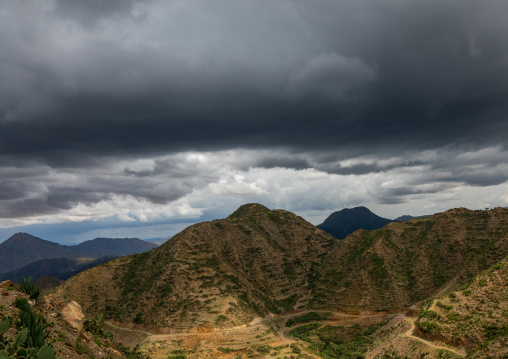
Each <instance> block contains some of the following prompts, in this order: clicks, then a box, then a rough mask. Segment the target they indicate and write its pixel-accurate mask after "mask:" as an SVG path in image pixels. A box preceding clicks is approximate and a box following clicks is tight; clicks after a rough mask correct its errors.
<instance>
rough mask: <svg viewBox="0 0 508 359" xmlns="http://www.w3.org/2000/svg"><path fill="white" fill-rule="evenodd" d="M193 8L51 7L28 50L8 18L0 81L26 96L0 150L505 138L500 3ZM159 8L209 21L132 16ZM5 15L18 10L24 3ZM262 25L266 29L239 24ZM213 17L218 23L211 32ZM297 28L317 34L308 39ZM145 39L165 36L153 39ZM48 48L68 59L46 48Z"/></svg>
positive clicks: (421, 143) (362, 145)
mask: <svg viewBox="0 0 508 359" xmlns="http://www.w3.org/2000/svg"><path fill="white" fill-rule="evenodd" d="M47 4H52V2H50V1H48V2H47ZM193 4H194V7H192V6H191V5H189V9H185V8H181V7H178V6H177V5H176V3H173V2H167V4H163V3H141V2H137V1H92V0H88V1H57V2H55V3H54V4H53V7H51V6H49V5H48V8H49V9H48V10H47V11H46V13H44V14H39V15H38V16H36V18H37V19H38V20H37V21H34V22H33V24H32V23H30V21H28V19H26V23H24V26H25V27H26V29H24V30H23V33H25V32H26V33H28V34H30V39H29V40H31V41H32V42H31V43H30V44H27V41H28V40H27V39H24V38H23V37H22V35H23V33H22V32H21V31H20V30H19V28H15V27H14V26H13V22H12V21H11V22H9V23H8V25H4V27H3V30H2V31H3V32H4V33H6V35H5V36H4V37H3V39H2V45H3V46H2V48H3V49H4V50H5V51H3V53H4V55H2V58H3V62H4V63H7V64H8V66H12V67H13V68H12V69H9V70H6V71H5V72H4V73H3V74H2V77H3V78H4V79H7V80H8V81H10V82H8V83H6V82H3V84H5V85H2V87H3V88H2V93H7V92H9V91H8V90H9V89H7V88H5V86H7V85H9V84H10V85H13V86H14V85H16V86H14V87H18V88H17V89H14V90H15V91H14V92H15V93H19V97H16V95H11V98H9V97H7V98H6V99H5V100H4V101H3V105H2V108H1V113H2V118H3V119H2V121H1V122H0V127H1V128H0V130H1V131H0V133H1V134H2V135H1V138H0V139H1V141H0V143H1V147H0V149H1V151H2V153H4V154H12V155H27V156H33V155H35V156H40V157H41V158H42V159H44V160H47V161H51V160H52V159H53V157H55V158H57V159H58V158H60V157H59V155H60V154H61V153H65V154H71V155H72V156H73V157H74V158H75V157H76V156H75V155H76V154H99V155H101V154H111V153H118V154H125V153H128V154H136V153H138V154H142V153H156V152H159V153H164V152H167V151H169V152H178V151H183V150H214V149H227V148H238V147H247V148H257V147H288V148H294V149H295V150H299V151H308V150H313V151H319V150H322V149H338V150H342V151H344V149H347V150H346V151H345V152H346V153H345V154H343V155H344V156H347V154H348V153H349V152H353V151H357V152H361V153H371V152H372V151H376V153H380V152H385V153H393V152H397V151H404V150H424V149H431V148H439V147H442V146H446V145H449V144H451V143H457V144H466V143H467V144H476V145H478V146H486V145H492V144H500V143H501V144H506V136H504V135H503V134H504V133H506V130H508V128H507V127H508V125H507V121H506V120H505V118H506V115H507V113H508V104H507V103H506V101H505V99H506V98H507V96H508V76H507V75H506V74H507V73H508V71H507V70H508V69H507V66H508V64H507V63H506V61H505V58H506V48H507V47H508V46H507V45H508V39H507V37H506V36H505V34H506V31H507V30H508V25H504V24H505V23H506V22H505V21H503V19H504V18H503V14H505V13H506V10H508V5H507V4H506V3H504V2H498V1H487V2H482V4H481V5H478V4H476V3H474V2H469V1H466V2H464V3H457V2H453V3H452V2H441V1H425V2H424V1H410V2H405V3H404V4H400V2H398V1H387V2H383V3H376V2H362V3H361V4H356V2H352V1H345V2H339V3H337V2H329V1H318V2H317V3H315V4H314V3H313V4H312V5H310V4H306V3H303V2H299V1H294V2H289V3H288V4H287V5H286V7H276V6H271V5H269V4H268V3H267V2H261V3H260V4H258V6H257V8H256V9H255V10H256V11H257V12H258V13H257V14H256V13H251V12H250V11H251V10H252V9H251V8H250V6H249V5H244V6H240V5H232V4H231V3H228V4H229V5H228V6H230V8H225V9H228V10H227V11H226V14H228V13H232V14H234V15H236V16H237V18H236V19H229V18H227V17H226V15H221V14H219V13H218V10H215V11H214V10H213V9H210V8H209V7H208V6H205V5H203V2H200V1H196V2H195V3H193ZM150 6H158V7H162V10H163V12H162V13H163V14H165V12H164V10H166V11H167V12H169V11H174V12H175V13H176V14H178V13H179V12H181V13H182V14H184V15H187V16H189V17H190V18H189V21H192V20H196V19H201V18H204V19H206V20H207V21H206V22H205V24H203V25H202V26H203V27H200V25H199V24H194V23H193V27H192V28H190V29H186V28H181V29H180V30H181V31H180V32H179V33H178V34H175V33H171V32H169V33H164V32H162V30H163V29H165V28H164V27H163V26H166V25H164V23H163V21H162V20H160V19H156V18H155V19H154V18H152V19H151V21H147V22H134V21H130V20H129V19H130V18H131V15H132V12H135V8H139V9H141V8H142V9H144V10H143V11H145V12H146V11H149V10H150ZM147 9H148V10H147ZM191 9H194V10H196V11H197V12H196V14H194V15H193V16H191V14H190V13H189V12H190V10H191ZM8 10H10V12H11V14H10V15H11V16H12V17H13V18H14V19H15V18H16V17H19V16H22V15H23V14H20V12H21V10H23V9H21V8H20V7H18V6H14V5H12V6H11V7H10V8H9V9H8ZM268 10H271V11H274V13H273V14H267V13H265V12H264V11H268ZM288 10H291V11H288ZM206 11H209V13H207V12H206ZM283 11H288V13H287V14H285V13H283ZM152 15H153V14H152ZM256 15H258V20H259V21H260V22H261V23H262V24H264V25H266V26H268V29H263V28H260V26H259V25H255V24H254V23H253V21H246V22H245V23H242V22H241V20H242V19H246V17H247V16H253V17H256ZM263 16H266V17H263ZM270 17H272V19H270ZM85 18H86V19H88V20H83V19H85ZM69 19H72V20H74V21H77V22H78V23H81V22H82V21H85V22H87V23H88V22H91V21H96V20H97V19H103V20H104V21H105V25H104V26H106V28H107V29H109V28H113V29H116V28H120V29H121V30H122V31H124V32H125V36H128V35H133V37H134V38H133V39H132V40H131V41H132V43H131V44H130V43H129V41H128V40H126V39H125V38H123V37H122V35H121V34H118V33H117V31H119V30H116V31H114V30H111V34H107V33H106V34H104V33H103V32H101V31H96V30H93V29H88V28H86V27H85V28H84V29H82V30H79V31H78V30H74V31H72V29H71V30H70V34H68V35H67V36H65V34H61V33H60V32H59V31H61V30H62V29H61V28H59V26H58V24H60V25H61V26H64V25H63V24H65V21H68V20H69ZM280 19H285V22H284V23H285V24H286V25H287V28H284V27H283V26H282V25H281V26H279V25H278V24H277V23H276V22H275V20H280ZM50 21H51V22H52V23H53V22H54V23H56V24H57V25H54V24H53V25H52V24H50ZM122 21H123V22H122ZM129 21H130V22H129ZM158 21H159V22H158ZM213 21H222V22H224V24H221V25H220V26H219V27H218V28H206V25H208V24H209V23H210V22H213ZM124 22H127V24H125V23H124ZM284 23H283V24H284ZM9 25H10V26H9ZM115 26H116V28H114V27H115ZM168 26H170V25H168ZM172 26H173V27H172ZM172 26H170V29H172V30H176V28H175V26H183V25H178V24H177V25H172ZM233 26H236V27H238V28H237V29H236V32H233V33H230V34H228V35H226V30H230V28H231V27H233ZM294 28H298V29H305V31H306V32H307V34H306V37H307V38H303V39H302V41H301V42H300V43H298V42H297V40H298V39H296V38H295V36H296V35H295V36H293V35H292V34H291V32H290V30H292V29H294ZM41 29H43V30H45V33H44V34H36V33H35V32H36V31H40V30H41ZM63 29H65V27H64V28H63ZM197 30H200V31H202V33H201V34H200V36H201V39H198V38H197V37H196V35H195V32H196V31H197ZM150 31H153V32H154V33H155V34H154V36H158V37H154V38H148V37H145V36H148V34H149V33H150ZM159 31H160V32H159ZM270 32H271V33H272V36H271V37H266V38H263V36H264V35H265V34H267V33H270ZM301 32H302V30H300V31H299V33H298V35H300V34H301ZM137 33H139V34H138V35H137V36H138V37H137V38H136V37H135V36H136V34H137ZM186 35H188V39H187V40H188V43H187V44H186V46H187V49H186V50H187V52H188V53H189V54H185V53H183V54H182V52H181V51H182V50H184V48H182V46H184V45H182V44H185V43H186V42H185V41H186ZM214 36H216V37H218V38H214ZM59 37H61V38H59ZM282 40H285V41H287V42H288V43H287V44H286V43H282V42H279V41H282ZM59 41H61V42H62V43H60V42H59ZM72 41H77V43H76V44H73V43H72ZM150 41H152V42H154V47H153V48H152V49H150V48H149V47H148V44H147V43H148V42H150ZM20 43H21V45H20ZM172 43H174V45H175V46H174V47H172V46H171V44H172ZM212 44H213V45H214V46H217V48H216V49H215V50H213V51H212V50H211V49H210V46H211V45H212ZM45 45H49V47H46V46H45ZM129 45H130V47H129ZM141 45H143V47H142V46H141ZM177 45H178V46H177ZM199 45H203V49H200V48H199V47H198V46H199ZM23 46H24V47H26V49H25V48H24V47H23ZM66 46H68V47H70V48H71V49H68V48H66ZM145 46H146V47H145ZM295 46H299V47H300V48H299V49H295V48H293V47H295ZM52 47H56V48H57V49H54V48H52ZM72 47H75V49H74V52H73V50H72ZM22 50H23V51H22ZM54 50H61V51H62V53H61V54H58V53H57V54H48V52H50V51H54ZM199 52H201V55H198V54H199ZM250 52H252V53H253V54H255V55H254V56H250V55H249V54H250ZM191 54H192V55H191ZM295 54H296V56H294V57H292V56H291V55H295ZM59 55H61V57H59ZM76 56H82V57H81V58H77V57H76ZM196 56H201V57H196ZM37 57H39V58H41V60H38V61H36V60H33V59H34V58H37ZM72 60H75V61H76V63H75V64H73V63H72V62H69V63H65V62H66V61H72ZM255 61H258V62H255ZM60 65H61V66H60ZM11 89H12V88H11ZM492 128H495V131H493V130H492ZM338 153H339V154H340V152H338Z"/></svg>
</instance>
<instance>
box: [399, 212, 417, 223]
mask: <svg viewBox="0 0 508 359" xmlns="http://www.w3.org/2000/svg"><path fill="white" fill-rule="evenodd" d="M413 218H416V217H413V216H409V215H407V214H405V215H403V216H400V217H397V218H395V219H394V221H395V222H407V221H410V220H412V219H413Z"/></svg>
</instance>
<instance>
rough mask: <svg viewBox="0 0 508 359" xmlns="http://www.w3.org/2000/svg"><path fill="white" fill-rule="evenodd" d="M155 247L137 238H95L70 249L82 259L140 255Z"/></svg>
mask: <svg viewBox="0 0 508 359" xmlns="http://www.w3.org/2000/svg"><path fill="white" fill-rule="evenodd" d="M156 247H157V245H156V244H155V243H151V242H146V241H142V240H141V239H138V238H95V239H92V240H90V241H86V242H83V243H80V244H78V245H75V246H71V247H70V248H72V249H73V250H74V251H76V252H78V253H80V254H81V256H83V257H89V258H99V257H102V256H125V255H129V254H135V253H142V252H146V251H149V250H151V249H153V248H156Z"/></svg>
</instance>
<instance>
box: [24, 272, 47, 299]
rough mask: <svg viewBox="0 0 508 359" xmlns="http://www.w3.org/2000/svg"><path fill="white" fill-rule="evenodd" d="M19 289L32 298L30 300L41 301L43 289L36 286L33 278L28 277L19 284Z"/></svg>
mask: <svg viewBox="0 0 508 359" xmlns="http://www.w3.org/2000/svg"><path fill="white" fill-rule="evenodd" d="M19 289H20V290H21V291H22V292H23V293H26V294H28V295H29V296H30V299H33V300H38V299H40V297H41V295H42V292H41V289H40V288H39V287H38V286H37V284H35V282H34V280H33V279H32V277H26V278H23V279H22V280H21V282H20V283H19Z"/></svg>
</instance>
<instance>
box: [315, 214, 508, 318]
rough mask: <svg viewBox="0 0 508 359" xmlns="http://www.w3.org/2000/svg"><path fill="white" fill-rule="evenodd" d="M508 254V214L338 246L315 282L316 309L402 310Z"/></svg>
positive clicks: (373, 235)
mask: <svg viewBox="0 0 508 359" xmlns="http://www.w3.org/2000/svg"><path fill="white" fill-rule="evenodd" d="M506 255H508V209H507V208H496V209H493V210H490V211H470V210H467V209H465V208H459V209H453V210H449V211H446V212H443V213H438V214H435V215H433V216H432V217H428V218H422V219H413V220H411V221H409V222H405V223H397V222H394V223H390V224H389V225H387V226H386V227H384V228H382V229H378V230H374V231H358V232H355V233H353V234H352V235H350V236H348V237H347V238H346V239H344V240H343V241H338V243H337V245H335V246H334V247H333V248H332V249H331V250H330V252H329V254H328V255H327V256H326V257H324V258H323V261H322V262H321V264H320V266H319V269H318V270H316V271H315V272H314V273H313V274H312V276H311V278H309V285H310V286H311V287H312V295H313V301H312V303H311V304H312V306H313V307H315V308H326V307H333V308H341V309H343V310H346V311H353V312H355V311H372V310H397V309H398V310H400V309H403V308H408V307H410V306H411V305H412V304H414V303H416V302H418V301H420V300H423V299H425V298H428V297H432V296H435V295H439V294H440V293H446V292H447V291H450V290H453V289H456V288H457V287H458V286H459V285H461V284H463V283H465V282H467V281H468V280H470V279H471V278H472V277H474V276H475V275H476V274H477V273H479V272H481V271H482V270H485V269H487V268H488V267H489V266H492V265H494V264H495V263H497V262H498V261H500V260H501V259H503V258H504V257H505V256H506Z"/></svg>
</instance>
